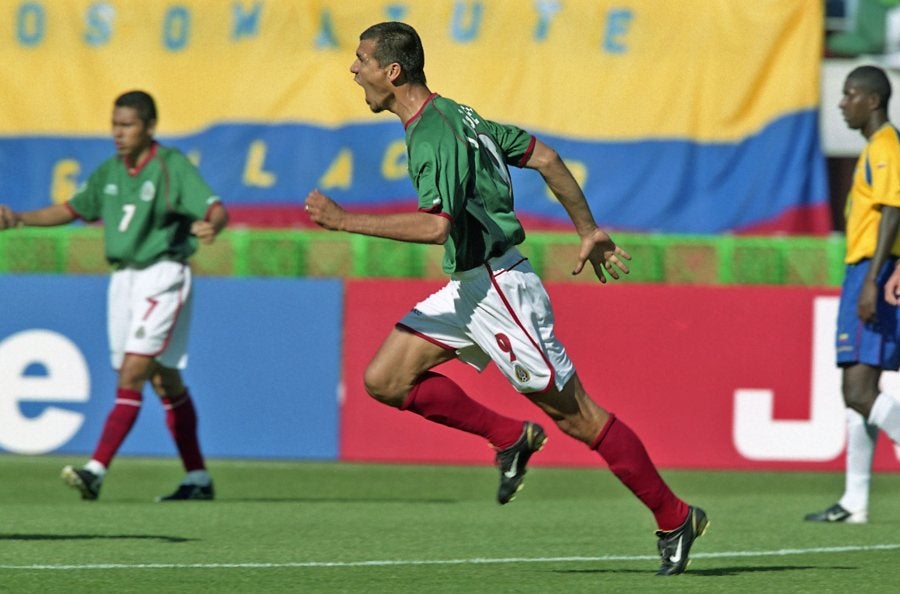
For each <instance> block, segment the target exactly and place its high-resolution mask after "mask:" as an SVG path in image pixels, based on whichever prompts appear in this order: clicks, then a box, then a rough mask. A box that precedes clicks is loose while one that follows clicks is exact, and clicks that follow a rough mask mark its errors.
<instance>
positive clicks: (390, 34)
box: [359, 21, 425, 85]
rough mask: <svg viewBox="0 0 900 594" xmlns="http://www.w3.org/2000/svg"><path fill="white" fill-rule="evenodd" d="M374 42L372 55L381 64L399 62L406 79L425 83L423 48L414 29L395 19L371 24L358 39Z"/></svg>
mask: <svg viewBox="0 0 900 594" xmlns="http://www.w3.org/2000/svg"><path fill="white" fill-rule="evenodd" d="M367 39H371V40H374V41H375V42H376V46H375V52H374V53H373V57H374V58H375V59H376V60H378V63H379V64H380V65H382V66H385V65H387V64H393V63H394V62H396V63H397V64H400V68H402V69H403V74H404V76H405V77H406V80H407V81H408V82H411V83H417V84H421V85H424V84H425V50H424V49H423V48H422V40H421V39H420V38H419V34H418V33H416V30H415V29H413V28H412V27H410V26H409V25H407V24H406V23H400V22H397V21H389V22H386V23H378V24H377V25H372V26H371V27H369V28H368V29H366V30H365V31H363V32H362V33H361V34H360V35H359V40H360V41H364V40H367Z"/></svg>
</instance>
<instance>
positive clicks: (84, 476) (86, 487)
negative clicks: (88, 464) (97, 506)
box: [60, 466, 103, 501]
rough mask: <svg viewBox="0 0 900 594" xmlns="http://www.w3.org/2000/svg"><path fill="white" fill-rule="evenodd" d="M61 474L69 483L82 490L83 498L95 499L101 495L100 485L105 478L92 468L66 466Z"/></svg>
mask: <svg viewBox="0 0 900 594" xmlns="http://www.w3.org/2000/svg"><path fill="white" fill-rule="evenodd" d="M60 476H61V477H62V480H63V481H65V483H66V484H67V485H69V486H70V487H72V488H73V489H78V491H79V492H81V498H82V499H88V500H91V501H93V500H94V499H97V497H99V496H100V485H101V484H103V479H102V478H100V477H99V476H97V475H96V474H94V473H93V472H91V471H90V470H87V469H85V468H75V467H74V466H65V467H63V469H62V473H61V474H60Z"/></svg>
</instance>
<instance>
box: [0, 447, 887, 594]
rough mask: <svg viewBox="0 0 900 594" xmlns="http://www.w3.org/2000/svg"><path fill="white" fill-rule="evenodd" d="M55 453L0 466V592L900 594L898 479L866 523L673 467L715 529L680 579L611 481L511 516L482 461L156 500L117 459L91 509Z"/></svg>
mask: <svg viewBox="0 0 900 594" xmlns="http://www.w3.org/2000/svg"><path fill="white" fill-rule="evenodd" d="M81 461H82V460H80V459H73V458H63V457H43V456H42V457H26V456H10V455H7V456H0V474H2V476H3V477H4V479H5V480H4V481H3V482H2V487H0V501H2V506H0V592H192V591H194V592H197V591H202V592H369V593H380V592H448V593H449V592H498V593H499V592H560V593H571V592H650V591H662V590H663V589H665V591H667V592H811V593H812V592H815V593H820V592H848V591H854V592H856V591H859V592H897V591H898V588H900V505H898V494H900V475H897V474H880V475H876V477H875V479H874V485H873V497H872V508H871V509H870V523H869V524H868V525H861V526H860V525H857V526H848V525H814V524H808V523H804V522H803V521H802V520H801V518H802V516H803V514H804V513H805V512H807V511H812V510H813V509H817V508H820V507H823V506H826V505H829V504H831V503H833V502H834V499H835V498H836V497H837V496H838V495H839V492H840V489H841V486H842V480H843V476H842V475H841V474H839V473H829V474H818V473H787V472H786V473H749V472H743V473H739V472H693V471H692V472H687V471H679V472H674V471H673V472H665V473H664V475H665V477H666V478H667V479H668V480H669V482H670V484H671V485H672V486H673V488H675V490H676V491H677V492H679V493H680V494H682V495H683V496H684V497H686V498H688V499H689V500H690V501H692V502H695V503H697V504H699V505H701V506H702V507H704V508H705V509H706V510H707V512H708V513H709V516H710V520H711V526H710V529H709V530H708V531H707V534H706V535H705V536H704V537H703V538H701V539H700V540H698V541H697V543H696V545H695V548H694V551H693V555H692V558H693V563H692V564H691V568H690V571H688V573H686V574H684V575H681V576H675V577H671V578H660V577H656V576H655V575H654V572H655V571H656V569H657V567H658V559H657V557H656V548H655V542H656V541H655V537H654V536H653V529H654V526H653V523H652V518H651V515H650V514H649V513H648V512H647V511H646V510H645V509H644V508H643V507H641V506H640V504H638V503H637V502H636V500H635V499H633V498H632V496H631V494H630V493H629V492H627V491H626V490H625V489H624V488H623V487H622V486H621V485H620V484H619V483H618V482H616V481H615V479H614V478H613V477H612V476H611V475H610V474H609V473H608V472H607V471H606V470H605V469H602V468H601V469H596V470H589V469H550V468H540V467H538V468H534V469H532V471H531V472H530V473H529V476H528V479H527V480H526V486H525V489H523V491H522V492H521V493H520V494H519V496H518V498H517V499H516V500H515V501H514V502H512V503H511V504H509V505H506V506H502V507H501V506H499V505H497V504H496V503H495V501H494V495H495V487H496V479H497V477H496V471H495V470H494V469H493V468H491V467H457V466H399V465H362V464H338V463H313V462H256V461H224V460H214V461H212V462H211V463H210V470H211V471H212V472H213V474H214V477H215V479H216V487H217V496H218V499H217V500H216V501H214V502H180V503H153V497H154V496H155V495H158V494H162V493H165V492H168V491H169V490H171V489H172V488H174V486H175V484H176V483H177V482H178V480H179V478H180V476H181V473H180V469H179V468H178V464H177V462H176V461H175V460H174V459H172V460H160V459H143V458H141V459H137V458H120V459H118V460H117V461H116V464H115V466H114V467H113V472H112V473H111V474H110V476H109V478H108V479H107V482H106V484H105V485H104V491H103V493H102V495H101V499H100V500H98V501H95V502H85V501H81V500H80V499H79V498H78V494H77V493H76V492H74V491H72V490H70V489H68V488H67V487H65V486H64V485H63V484H62V482H61V481H60V479H59V478H58V474H59V470H60V468H61V467H62V466H63V465H64V464H66V463H79V462H81Z"/></svg>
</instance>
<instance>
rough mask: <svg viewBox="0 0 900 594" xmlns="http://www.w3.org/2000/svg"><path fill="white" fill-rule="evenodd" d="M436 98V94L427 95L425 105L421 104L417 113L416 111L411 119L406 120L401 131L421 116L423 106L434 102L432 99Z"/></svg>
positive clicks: (423, 109)
mask: <svg viewBox="0 0 900 594" xmlns="http://www.w3.org/2000/svg"><path fill="white" fill-rule="evenodd" d="M437 96H438V94H437V93H432V94H431V95H429V96H428V98H427V99H426V100H425V103H423V104H422V107H420V108H419V111H417V112H416V113H415V115H414V116H413V117H411V118H409V119H408V120H406V123H405V124H403V129H404V130H405V129H406V128H409V125H410V124H412V123H413V122H414V121H416V118H418V117H419V116H421V115H422V112H423V111H425V106H426V105H428V104H429V103H431V102H432V101H434V98H435V97H437Z"/></svg>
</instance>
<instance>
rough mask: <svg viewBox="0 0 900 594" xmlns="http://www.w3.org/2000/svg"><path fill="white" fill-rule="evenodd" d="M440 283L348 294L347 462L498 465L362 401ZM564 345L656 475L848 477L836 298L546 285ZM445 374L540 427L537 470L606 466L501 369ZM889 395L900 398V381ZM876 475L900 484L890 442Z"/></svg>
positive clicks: (447, 436) (445, 434)
mask: <svg viewBox="0 0 900 594" xmlns="http://www.w3.org/2000/svg"><path fill="white" fill-rule="evenodd" d="M440 284H441V283H439V282H438V283H436V282H426V281H410V280H397V281H393V280H358V281H357V280H352V281H348V283H347V285H346V294H345V300H346V301H345V304H346V311H345V324H344V333H345V334H344V343H343V344H344V352H343V355H342V356H343V383H344V399H343V402H342V408H341V431H340V457H341V459H343V460H356V461H402V462H443V463H490V462H491V461H492V459H493V453H492V451H491V450H490V449H489V448H488V447H487V446H486V443H485V442H484V441H483V440H482V439H481V438H479V437H476V436H472V435H467V434H464V433H460V432H458V431H454V430H451V429H447V428H445V427H442V426H439V425H435V424H434V423H431V422H428V421H425V420H424V419H422V418H420V417H418V416H417V415H415V414H412V413H409V412H402V411H398V410H396V409H393V408H390V407H387V406H385V405H382V404H380V403H378V402H376V401H374V400H373V399H371V398H370V397H369V396H368V395H367V394H366V392H365V390H364V388H363V384H362V376H363V371H364V369H365V366H366V364H367V362H368V360H369V359H370V358H371V357H372V355H373V354H374V352H375V350H376V349H377V348H378V346H379V345H380V343H381V341H382V340H383V338H384V337H385V336H386V335H387V333H388V332H389V331H390V330H391V328H392V327H393V324H394V322H395V321H396V320H397V319H399V317H400V316H402V315H403V314H404V313H405V312H406V311H408V310H409V309H410V308H411V307H412V306H413V305H414V304H415V303H416V302H417V301H418V300H420V299H421V298H423V297H425V296H426V295H428V294H429V293H430V292H432V291H433V290H435V289H436V288H438V287H439V286H440ZM548 290H549V292H550V296H551V299H552V301H553V305H554V312H555V315H556V324H557V334H558V336H559V337H560V338H561V339H562V341H563V342H564V344H565V345H566V347H567V350H568V352H569V355H570V356H571V358H572V359H573V361H574V362H575V365H576V368H577V370H578V374H579V376H580V377H581V379H582V381H583V383H584V384H585V386H586V387H587V389H588V391H589V392H590V393H591V395H592V396H593V397H594V399H595V400H596V401H597V402H598V403H600V404H601V406H603V407H604V408H606V409H607V410H610V411H612V412H614V413H616V414H617V415H618V416H619V418H620V419H622V420H623V421H625V422H626V423H627V424H628V425H630V426H631V427H632V428H633V429H634V430H635V431H636V432H637V433H638V434H639V435H640V436H641V438H642V439H643V441H644V444H645V446H646V447H647V450H648V451H649V452H650V455H651V456H652V457H653V459H654V460H655V461H656V463H657V464H658V465H659V466H660V467H661V468H715V469H809V470H826V469H831V470H837V469H841V468H843V463H844V462H843V456H844V445H845V440H846V437H845V429H844V414H845V413H844V408H843V405H842V404H841V397H840V374H839V371H838V370H837V368H836V367H835V365H834V346H833V335H834V316H835V312H836V307H837V292H836V291H831V290H821V289H819V290H816V289H809V288H794V287H747V286H741V287H698V286H674V285H673V286H667V285H656V284H652V285H650V284H643V285H642V284H624V283H623V284H607V285H600V284H596V285H583V284H580V283H579V284H563V283H560V284H550V285H549V286H548ZM440 371H441V372H442V373H444V374H446V375H448V376H450V377H452V378H453V379H454V380H456V381H457V382H458V383H459V384H460V385H461V386H462V387H463V388H464V389H465V390H466V391H467V392H468V393H469V394H470V395H471V396H472V397H473V398H475V399H477V400H479V401H481V402H483V403H485V404H487V405H488V406H490V407H492V408H494V409H496V410H498V411H500V412H502V413H504V414H507V415H510V416H514V417H517V418H522V419H530V420H536V421H539V422H541V424H542V425H543V426H544V427H545V429H546V430H547V433H548V435H549V437H550V439H549V441H548V442H547V445H546V446H545V448H544V450H543V451H542V452H541V453H540V454H539V455H538V456H535V458H534V464H536V465H553V466H590V465H602V464H603V461H602V459H600V457H599V456H597V455H596V454H595V453H593V452H591V451H590V450H588V448H587V447H585V446H584V445H583V444H581V443H580V442H577V441H575V440H573V439H571V438H569V437H567V436H566V435H564V434H563V433H562V432H560V431H559V430H558V429H557V428H556V427H555V426H554V425H553V423H552V422H551V421H550V420H549V419H548V418H545V417H543V415H542V413H541V412H540V411H539V410H538V409H537V408H536V407H535V406H534V405H532V404H531V403H530V402H529V401H528V400H527V398H525V397H524V396H522V395H520V394H518V393H517V392H515V391H514V390H513V389H512V388H511V387H510V386H509V385H508V384H507V382H506V380H505V379H504V378H503V377H502V376H501V375H500V374H499V373H498V372H497V370H496V369H495V368H494V367H492V366H491V367H489V368H488V369H487V370H485V372H484V373H482V374H478V373H477V372H475V371H474V370H473V369H471V368H470V367H468V366H467V365H464V364H462V363H459V362H455V361H454V362H450V363H448V364H446V365H444V366H442V367H441V368H440ZM884 383H885V388H887V389H891V388H894V387H895V388H894V389H893V392H895V393H897V394H900V378H898V374H896V373H889V374H886V375H885V382H884ZM875 469H876V470H894V471H896V470H900V451H895V448H894V446H893V444H892V443H891V442H890V441H889V440H887V438H886V437H884V436H882V437H880V439H879V444H878V448H877V451H876V459H875Z"/></svg>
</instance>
